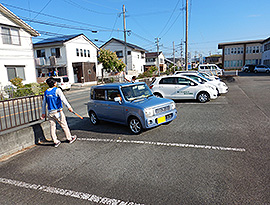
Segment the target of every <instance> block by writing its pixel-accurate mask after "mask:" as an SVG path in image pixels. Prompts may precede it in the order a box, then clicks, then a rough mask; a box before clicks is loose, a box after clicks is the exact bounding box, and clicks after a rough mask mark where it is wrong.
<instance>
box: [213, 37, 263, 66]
mask: <svg viewBox="0 0 270 205" xmlns="http://www.w3.org/2000/svg"><path fill="white" fill-rule="evenodd" d="M263 41H264V40H263V39H261V40H251V41H236V42H228V43H220V44H218V49H222V64H223V68H224V69H240V68H241V67H243V66H244V65H245V64H256V65H257V64H262V43H263Z"/></svg>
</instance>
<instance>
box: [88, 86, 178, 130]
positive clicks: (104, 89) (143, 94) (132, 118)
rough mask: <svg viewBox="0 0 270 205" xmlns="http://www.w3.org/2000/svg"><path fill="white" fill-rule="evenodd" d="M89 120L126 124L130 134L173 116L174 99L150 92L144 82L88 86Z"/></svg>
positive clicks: (166, 120)
mask: <svg viewBox="0 0 270 205" xmlns="http://www.w3.org/2000/svg"><path fill="white" fill-rule="evenodd" d="M87 110H88V114H89V117H90V122H91V123H92V124H93V125H96V124H98V123H99V121H100V120H105V121H110V122H114V123H120V124H124V125H128V127H129V129H130V131H131V132H132V133H133V134H139V133H141V132H142V130H143V129H149V128H153V127H156V126H159V125H161V124H166V123H167V124H168V123H169V122H171V121H172V120H174V119H175V118H176V116H177V110H176V106H175V103H174V101H172V100H170V99H165V98H158V97H156V96H154V95H153V94H152V92H151V90H150V89H149V88H148V86H147V85H146V84H145V83H143V82H142V83H112V84H106V85H97V86H93V87H91V91H90V101H89V102H88V104H87Z"/></svg>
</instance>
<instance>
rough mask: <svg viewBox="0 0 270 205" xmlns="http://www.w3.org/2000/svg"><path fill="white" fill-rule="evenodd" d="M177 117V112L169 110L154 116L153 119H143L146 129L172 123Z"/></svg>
mask: <svg viewBox="0 0 270 205" xmlns="http://www.w3.org/2000/svg"><path fill="white" fill-rule="evenodd" d="M176 117H177V110H176V109H174V110H169V111H167V112H165V113H161V114H159V115H155V116H153V117H149V118H146V119H145V127H144V128H146V129H149V128H152V127H156V126H159V125H162V124H165V123H168V122H171V121H173V120H174V119H175V118H176Z"/></svg>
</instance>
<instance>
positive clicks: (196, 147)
mask: <svg viewBox="0 0 270 205" xmlns="http://www.w3.org/2000/svg"><path fill="white" fill-rule="evenodd" d="M77 140H80V141H91V142H113V143H130V144H147V145H156V146H167V147H183V148H194V149H210V150H221V151H234V152H245V151H246V150H245V149H244V148H233V147H219V146H211V145H196V144H181V143H166V142H149V141H135V140H116V139H97V138H78V139H77Z"/></svg>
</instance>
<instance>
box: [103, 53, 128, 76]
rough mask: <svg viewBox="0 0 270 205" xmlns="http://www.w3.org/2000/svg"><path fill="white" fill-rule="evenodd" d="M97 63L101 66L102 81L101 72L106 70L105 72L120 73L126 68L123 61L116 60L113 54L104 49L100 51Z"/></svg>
mask: <svg viewBox="0 0 270 205" xmlns="http://www.w3.org/2000/svg"><path fill="white" fill-rule="evenodd" d="M98 61H99V62H100V63H102V65H103V69H102V80H103V70H106V71H107V72H121V71H123V70H124V68H125V67H126V65H125V64H124V63H123V61H122V60H120V59H118V58H117V55H116V53H115V52H112V51H110V50H106V49H101V50H100V52H99V57H98Z"/></svg>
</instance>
